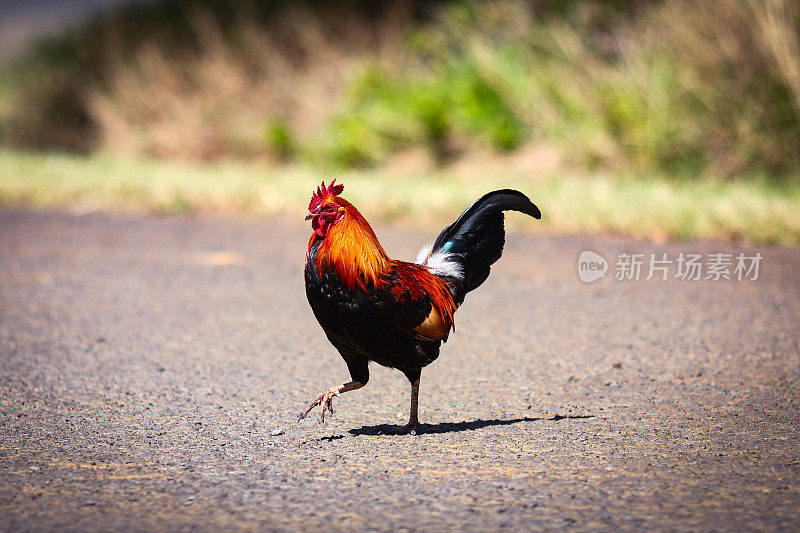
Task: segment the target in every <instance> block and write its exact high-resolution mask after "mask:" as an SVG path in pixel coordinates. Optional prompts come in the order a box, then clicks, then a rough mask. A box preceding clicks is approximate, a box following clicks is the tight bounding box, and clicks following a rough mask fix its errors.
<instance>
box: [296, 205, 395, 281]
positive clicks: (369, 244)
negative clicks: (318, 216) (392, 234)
mask: <svg viewBox="0 0 800 533" xmlns="http://www.w3.org/2000/svg"><path fill="white" fill-rule="evenodd" d="M336 202H337V203H338V204H339V205H341V206H342V207H344V210H345V213H344V216H343V217H342V218H341V220H339V222H337V223H336V224H333V225H332V226H331V227H330V229H329V230H328V234H327V235H325V238H324V239H323V241H322V244H321V245H320V247H319V251H318V252H317V258H316V266H317V271H318V272H322V271H323V270H325V269H330V268H333V269H335V270H336V272H337V273H338V275H339V277H340V278H341V279H342V281H344V283H345V285H347V288H349V289H350V290H352V289H354V288H355V287H356V285H358V286H359V287H361V288H362V289H364V290H366V283H371V284H372V286H373V287H377V286H378V284H379V283H380V280H381V276H382V275H383V274H386V273H387V272H388V271H389V270H390V268H391V264H392V261H391V260H390V259H389V257H388V256H387V255H386V252H385V251H384V250H383V247H382V246H381V243H380V242H378V237H376V236H375V232H374V231H372V228H371V227H370V225H369V222H367V220H366V219H365V218H364V217H363V216H362V215H361V213H359V212H358V209H356V208H355V206H353V205H352V204H350V203H349V202H347V200H343V199H341V198H337V199H336ZM312 242H313V237H312Z"/></svg>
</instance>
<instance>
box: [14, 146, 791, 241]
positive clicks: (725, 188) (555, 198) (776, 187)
mask: <svg viewBox="0 0 800 533" xmlns="http://www.w3.org/2000/svg"><path fill="white" fill-rule="evenodd" d="M520 163H523V164H520ZM337 179H338V180H339V181H341V182H343V183H345V184H346V187H347V188H346V191H345V192H346V196H347V198H348V199H349V200H350V201H352V202H353V203H355V204H356V205H357V206H358V207H359V209H360V210H362V211H363V213H364V215H365V216H366V217H367V218H368V219H369V220H370V221H372V222H378V221H384V222H385V221H398V222H409V223H413V224H415V225H429V226H433V228H432V235H435V233H433V231H438V230H439V229H440V228H441V227H442V226H443V225H444V224H447V223H450V222H452V220H453V217H454V216H455V215H456V214H457V213H459V212H460V211H461V210H462V209H464V208H466V207H467V206H468V205H469V204H470V203H472V202H473V201H474V200H475V198H477V197H479V196H480V195H482V194H484V193H485V192H486V191H487V190H491V189H499V188H502V187H506V186H508V184H509V183H513V184H514V186H515V187H518V188H520V189H521V190H523V191H525V192H526V193H528V194H529V195H530V196H531V199H532V200H533V201H534V202H535V203H536V204H537V205H539V206H541V207H542V213H543V218H542V220H541V221H539V222H537V223H536V224H531V223H530V220H529V219H526V218H525V217H522V216H517V215H513V214H509V216H508V217H507V224H508V225H510V226H511V227H515V226H516V225H517V224H519V227H521V228H524V229H525V230H526V231H548V230H549V231H552V230H556V231H560V232H569V233H575V232H577V233H616V234H625V235H632V236H635V237H641V238H646V239H649V240H653V241H656V242H661V241H664V240H667V239H682V240H683V239H696V238H713V239H724V240H729V241H734V242H740V241H748V242H753V243H761V244H784V245H792V246H797V245H798V244H800V209H797V206H798V205H800V187H795V186H790V185H789V184H776V183H774V182H770V181H768V180H766V179H764V178H761V179H755V178H754V179H749V180H735V181H728V182H725V181H720V180H715V179H706V178H699V179H695V180H671V179H670V180H667V179H664V178H663V177H658V176H651V177H637V176H624V175H623V176H620V175H610V174H607V173H593V174H591V176H590V179H587V176H586V175H585V174H583V173H578V174H573V173H565V172H563V171H560V170H559V171H553V172H549V173H539V174H536V175H534V174H532V173H531V172H530V171H529V169H528V167H527V165H525V164H524V161H516V160H515V159H514V158H509V159H503V160H501V161H499V162H498V161H496V160H490V161H485V162H483V163H476V162H471V163H470V164H469V165H450V166H447V167H441V168H438V169H433V170H424V171H419V170H417V171H409V170H408V169H406V168H392V167H387V166H382V167H377V168H365V169H350V170H345V171H342V172H341V173H339V174H338V175H337ZM319 180H320V173H319V170H318V169H317V168H315V167H313V166H307V165H296V164H284V165H277V166H276V165H272V164H270V163H268V162H265V161H258V160H248V161H241V160H218V161H213V162H198V161H187V160H180V161H177V160H170V161H164V160H156V159H152V158H137V159H135V160H132V161H131V160H129V159H126V158H122V157H117V156H114V155H112V154H108V153H104V154H102V153H100V154H93V155H90V156H83V155H70V154H41V153H38V154H37V153H23V152H19V151H10V150H3V149H0V206H2V205H4V204H5V205H30V204H33V205H37V206H44V207H59V208H64V207H66V208H68V209H70V210H72V211H73V212H75V213H78V214H80V213H86V212H91V211H93V210H96V209H114V210H119V209H123V210H125V209H128V210H130V209H133V210H147V211H151V212H156V213H183V212H192V213H196V212H200V213H202V212H212V213H235V214H241V213H246V214H255V215H268V214H281V215H284V216H285V218H286V219H287V220H295V221H296V222H297V223H298V224H301V223H302V218H303V214H305V212H306V211H305V210H306V207H307V206H308V193H309V190H310V188H311V186H312V184H318V183H319Z"/></svg>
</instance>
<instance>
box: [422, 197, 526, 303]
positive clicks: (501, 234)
mask: <svg viewBox="0 0 800 533" xmlns="http://www.w3.org/2000/svg"><path fill="white" fill-rule="evenodd" d="M503 211H519V212H520V213H525V214H527V215H530V216H532V217H533V218H536V219H539V218H541V216H542V214H541V212H540V211H539V208H538V207H536V206H535V205H534V204H533V203H532V202H531V201H530V200H529V199H528V197H527V196H525V195H524V194H522V193H521V192H519V191H515V190H511V189H503V190H499V191H493V192H490V193H488V194H485V195H484V196H482V197H481V198H479V199H478V200H477V201H476V202H475V203H474V204H472V205H471V206H470V207H469V209H467V210H466V211H464V212H463V213H462V214H461V216H460V217H458V219H456V221H455V222H453V223H452V224H450V225H449V226H447V227H446V228H444V229H443V230H442V232H441V233H440V234H439V236H438V237H437V238H436V241H434V243H433V248H432V250H431V253H432V254H433V253H436V252H437V251H440V252H444V253H446V254H447V261H455V262H457V263H459V264H461V266H462V267H463V270H464V278H463V280H458V281H456V280H454V281H453V283H452V285H451V286H452V288H453V292H454V294H453V296H454V297H455V299H456V303H458V304H460V303H461V302H463V301H464V295H465V294H466V293H467V292H469V291H472V290H474V289H477V288H478V287H479V286H480V285H481V284H482V283H483V282H484V281H486V278H487V277H489V271H490V267H491V265H492V264H493V263H494V262H496V261H497V260H498V259H500V256H501V255H502V254H503V245H504V244H505V228H504V227H503Z"/></svg>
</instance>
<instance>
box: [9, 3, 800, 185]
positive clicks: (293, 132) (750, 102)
mask: <svg viewBox="0 0 800 533" xmlns="http://www.w3.org/2000/svg"><path fill="white" fill-rule="evenodd" d="M0 134H2V140H3V142H4V144H6V145H9V146H14V147H25V148H57V149H67V150H77V151H92V150H96V149H103V150H108V151H112V152H117V153H121V154H126V155H135V156H140V155H147V156H155V157H161V158H174V157H177V158H194V159H203V160H209V159H219V158H274V159H276V160H279V161H283V162H286V161H288V160H293V159H295V160H300V161H303V162H321V163H325V164H332V163H336V164H339V165H343V166H369V165H375V164H378V163H383V162H385V161H387V160H391V159H392V158H393V157H395V156H396V155H397V154H401V153H404V152H407V151H409V150H411V151H414V150H417V151H419V150H422V151H424V152H425V153H427V154H428V156H429V157H430V158H431V159H432V161H433V162H434V164H439V165H441V164H447V163H449V162H452V161H455V160H457V159H459V158H461V157H464V156H468V155H470V154H473V153H476V152H489V153H496V154H504V153H510V152H515V151H521V152H525V151H527V152H531V153H534V154H541V153H546V154H548V155H547V158H549V159H552V160H555V161H556V163H555V164H556V165H558V166H559V167H560V168H564V169H571V170H584V171H586V170H588V171H597V170H601V171H604V170H610V171H615V172H626V173H634V174H639V175H648V174H653V175H660V176H671V177H678V178H690V177H695V178H696V177H698V176H704V177H713V178H717V179H719V178H731V177H745V178H753V177H756V176H767V177H769V179H772V180H778V181H780V180H789V181H793V182H796V181H797V180H798V178H797V176H798V175H799V174H800V3H798V2H795V1H794V0H764V1H760V0H718V1H715V2H696V1H690V0H661V1H639V2H619V1H609V0H606V1H601V0H594V1H592V0H584V1H563V2H545V1H535V2H521V1H514V0H498V1H492V2H477V1H475V2H462V1H442V2H436V3H430V2H422V1H416V2H415V1H413V0H405V1H398V2H392V3H384V2H377V1H366V0H362V1H352V2H348V3H326V2H322V1H308V0H307V1H304V2H279V1H278V2H265V3H260V2H255V1H248V0H241V1H237V2H222V1H217V0H172V1H168V2H156V3H148V4H143V5H138V6H129V7H126V8H125V9H123V10H121V11H118V12H115V13H113V14H111V15H108V16H106V17H105V18H103V19H102V20H97V21H95V22H93V23H91V24H88V25H86V26H85V27H83V28H81V29H79V30H77V31H74V32H72V33H70V34H68V35H64V36H60V37H57V38H54V39H50V40H47V41H43V42H40V43H38V45H37V46H36V47H34V48H33V49H32V50H31V51H30V52H29V53H28V54H26V55H25V56H24V57H22V58H20V59H19V60H18V61H16V62H15V63H14V64H13V65H11V66H9V67H7V68H6V69H5V73H4V76H3V81H2V83H0ZM534 159H535V157H534ZM533 163H534V164H533V167H534V168H535V166H536V162H535V161H534V162H533ZM547 165H550V166H551V163H547Z"/></svg>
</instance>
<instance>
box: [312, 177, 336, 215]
mask: <svg viewBox="0 0 800 533" xmlns="http://www.w3.org/2000/svg"><path fill="white" fill-rule="evenodd" d="M335 183H336V178H334V179H333V180H332V181H331V183H330V185H328V186H327V187H326V186H325V182H324V181H323V182H322V185H320V186H319V187H317V190H316V192H314V194H312V195H311V202H310V203H309V204H308V210H309V211H314V210H315V209H317V208H318V207H319V206H321V205H322V202H324V201H325V198H327V197H328V196H339V195H340V194H341V193H342V191H343V190H344V185H342V184H341V183H340V184H339V185H335Z"/></svg>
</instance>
